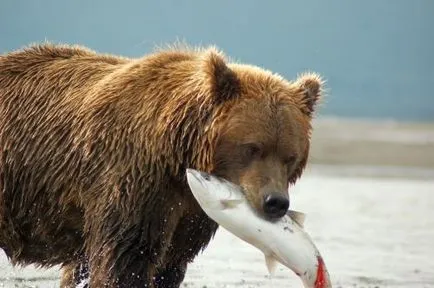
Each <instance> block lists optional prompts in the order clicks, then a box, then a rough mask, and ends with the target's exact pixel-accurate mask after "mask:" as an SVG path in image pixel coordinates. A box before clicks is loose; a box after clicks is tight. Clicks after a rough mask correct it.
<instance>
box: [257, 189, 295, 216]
mask: <svg viewBox="0 0 434 288" xmlns="http://www.w3.org/2000/svg"><path fill="white" fill-rule="evenodd" d="M288 208H289V199H288V198H287V197H285V196H283V195H282V194H278V193H272V194H268V195H266V196H265V198H264V205H263V209H264V213H265V215H266V216H268V217H270V218H281V217H283V216H284V215H285V214H286V211H288Z"/></svg>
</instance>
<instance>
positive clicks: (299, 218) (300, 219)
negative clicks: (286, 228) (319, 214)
mask: <svg viewBox="0 0 434 288" xmlns="http://www.w3.org/2000/svg"><path fill="white" fill-rule="evenodd" d="M286 215H288V216H289V217H290V218H291V219H292V220H294V221H295V222H296V223H297V224H298V225H300V226H301V228H303V227H304V219H305V218H306V214H304V213H302V212H299V211H294V210H288V212H286Z"/></svg>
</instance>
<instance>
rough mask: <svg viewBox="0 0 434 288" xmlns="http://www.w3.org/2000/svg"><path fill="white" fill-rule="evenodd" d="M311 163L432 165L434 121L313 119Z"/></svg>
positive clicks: (433, 161) (433, 157) (399, 165)
mask: <svg viewBox="0 0 434 288" xmlns="http://www.w3.org/2000/svg"><path fill="white" fill-rule="evenodd" d="M313 127H314V132H313V135H312V147H311V157H310V163H313V164H326V165H342V164H344V165H360V166H388V167H391V166H393V167H412V168H414V167H418V168H422V169H434V123H396V122H387V121H383V122H379V121H377V122H373V121H357V120H347V119H345V120H343V119H320V120H316V121H314V125H313Z"/></svg>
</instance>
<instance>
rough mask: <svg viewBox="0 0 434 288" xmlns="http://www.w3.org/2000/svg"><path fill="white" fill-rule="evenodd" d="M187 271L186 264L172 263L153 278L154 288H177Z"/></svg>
mask: <svg viewBox="0 0 434 288" xmlns="http://www.w3.org/2000/svg"><path fill="white" fill-rule="evenodd" d="M186 271H187V263H186V262H178V263H172V264H170V265H168V266H166V268H165V269H164V270H162V271H161V272H159V273H157V275H156V276H155V282H154V283H155V287H156V288H179V287H180V286H181V283H182V281H184V276H185V272H186Z"/></svg>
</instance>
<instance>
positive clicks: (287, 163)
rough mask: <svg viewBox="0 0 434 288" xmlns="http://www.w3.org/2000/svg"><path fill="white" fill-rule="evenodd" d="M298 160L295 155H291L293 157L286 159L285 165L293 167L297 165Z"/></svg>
mask: <svg viewBox="0 0 434 288" xmlns="http://www.w3.org/2000/svg"><path fill="white" fill-rule="evenodd" d="M296 160H297V157H296V156H295V155H291V156H288V157H286V158H285V159H284V160H283V163H285V165H292V164H294V163H295V161H296Z"/></svg>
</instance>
